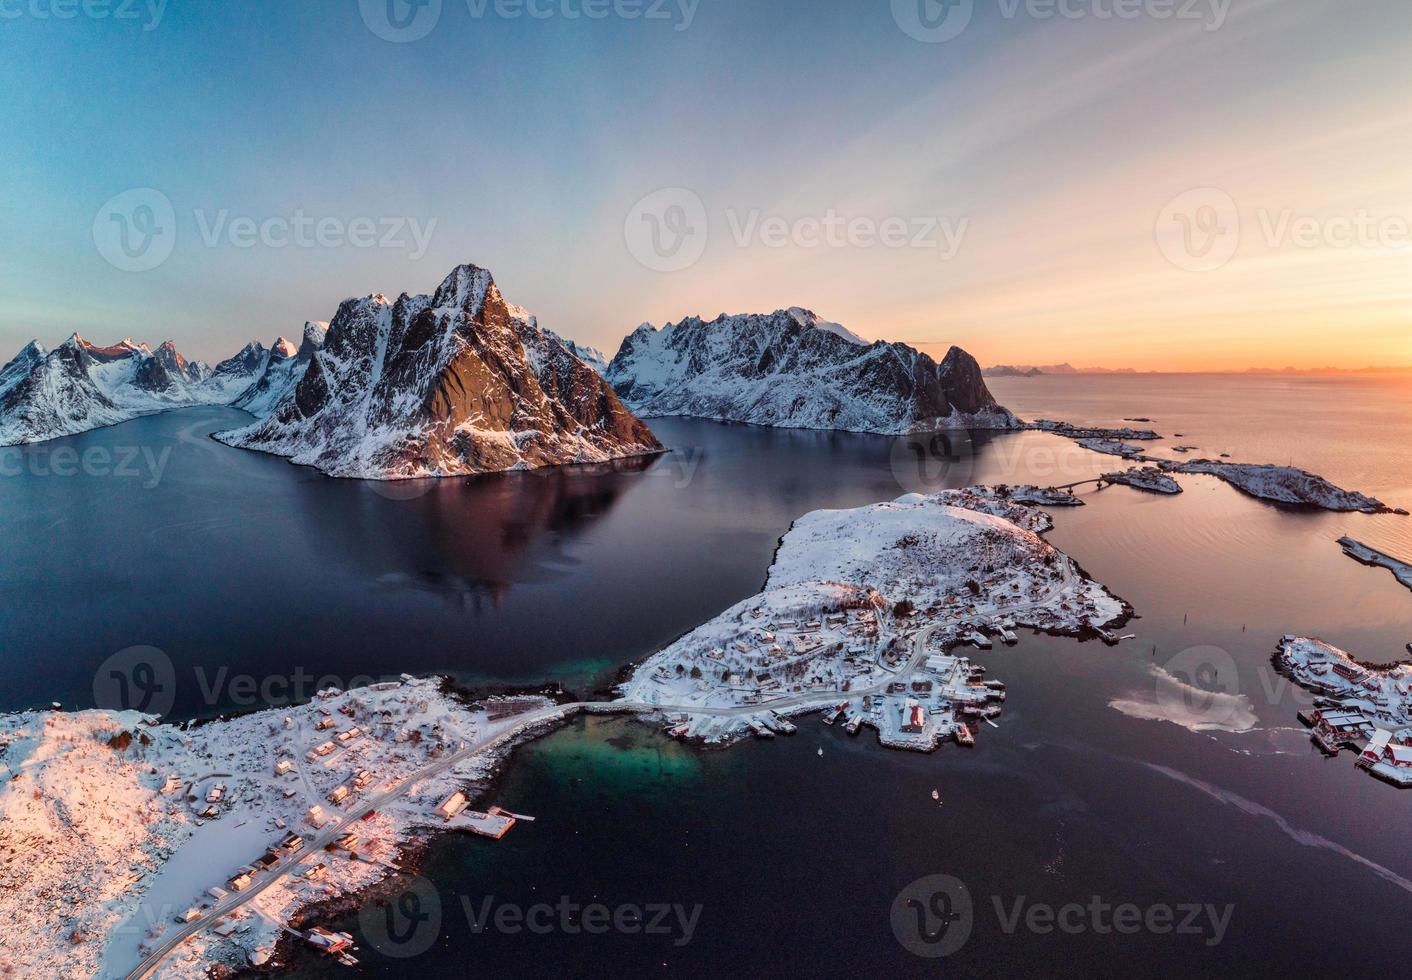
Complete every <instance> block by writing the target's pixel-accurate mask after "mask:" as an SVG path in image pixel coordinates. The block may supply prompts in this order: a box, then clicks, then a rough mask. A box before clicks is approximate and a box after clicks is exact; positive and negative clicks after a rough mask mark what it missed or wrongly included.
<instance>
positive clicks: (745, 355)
mask: <svg viewBox="0 0 1412 980" xmlns="http://www.w3.org/2000/svg"><path fill="white" fill-rule="evenodd" d="M604 376H605V377H606V378H607V379H608V381H609V382H610V383H611V384H612V385H613V387H614V388H615V389H617V392H618V394H619V396H621V397H622V399H623V401H624V402H626V403H627V404H628V405H629V406H631V407H632V408H633V409H634V410H635V411H637V412H638V413H639V414H640V415H643V416H646V417H654V416H663V415H691V416H696V417H698V418H708V419H722V420H726V421H733V422H751V423H755V424H757V425H774V426H783V427H787V428H809V429H846V430H849V431H853V432H878V433H889V434H895V433H903V432H911V431H916V430H930V429H938V428H959V427H966V428H982V429H1010V428H1016V427H1018V426H1019V425H1020V424H1021V423H1020V421H1019V420H1018V419H1016V418H1015V416H1013V415H1011V414H1010V412H1008V411H1007V410H1006V409H1004V408H1002V407H1001V406H999V405H997V404H996V402H995V398H994V397H993V396H992V395H991V393H990V390H989V389H988V388H986V385H985V381H984V379H982V377H981V369H980V365H978V364H977V363H976V360H975V358H973V357H972V356H971V355H970V354H968V353H966V352H965V351H963V350H961V349H960V348H959V347H952V348H951V350H950V351H948V352H947V355H946V357H944V358H943V359H942V361H941V363H940V364H938V363H937V362H936V361H934V360H932V359H931V358H930V357H928V356H927V355H926V354H923V353H922V352H920V351H917V350H914V349H913V348H911V347H908V346H907V345H906V344H889V343H885V342H883V341H877V342H875V343H872V344H869V343H867V342H865V341H864V340H862V339H861V338H860V337H858V336H857V335H856V334H854V333H852V332H850V331H849V330H847V329H845V328H844V327H841V326H839V325H838V324H836V323H829V322H827V321H824V320H821V319H820V318H819V317H818V316H816V315H815V314H814V313H812V312H810V311H808V310H803V309H799V308H798V307H794V308H792V309H788V310H777V311H776V312H774V313H770V314H747V315H741V316H725V315H722V316H720V317H718V318H717V319H715V320H712V321H710V322H707V321H704V320H701V319H700V318H697V317H692V318H690V319H686V320H683V321H681V322H680V323H677V324H671V323H669V324H667V325H666V326H665V327H662V328H661V329H660V330H659V329H657V328H655V327H653V326H652V325H651V324H648V323H644V324H643V325H642V326H640V327H638V328H637V329H636V330H635V331H633V333H631V334H630V335H629V336H628V337H627V338H626V339H625V340H624V341H623V345H622V347H621V348H620V349H619V350H618V354H617V356H616V357H614V358H613V361H612V363H611V364H609V365H608V370H607V372H606V374H605V375H604Z"/></svg>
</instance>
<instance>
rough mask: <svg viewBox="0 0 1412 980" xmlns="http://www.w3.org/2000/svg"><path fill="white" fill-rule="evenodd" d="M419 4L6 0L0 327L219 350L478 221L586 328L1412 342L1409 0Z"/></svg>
mask: <svg viewBox="0 0 1412 980" xmlns="http://www.w3.org/2000/svg"><path fill="white" fill-rule="evenodd" d="M416 4H421V5H420V6H418V5H416ZM416 4H411V3H409V2H408V0H279V2H257V0H248V2H242V0H225V2H220V3H206V2H194V0H0V90H3V91H4V92H5V93H6V95H5V96H4V98H3V99H2V100H0V127H3V131H4V132H5V134H6V139H4V140H3V141H0V173H3V175H4V178H3V180H2V181H0V257H3V260H4V264H5V268H6V274H5V275H4V276H3V278H0V360H3V359H4V358H5V357H7V356H8V355H9V354H11V353H13V352H14V351H15V350H17V349H18V348H19V347H21V346H22V345H23V344H24V343H26V342H27V341H29V340H30V339H31V338H38V339H39V340H40V341H41V342H42V343H45V344H46V345H51V346H52V345H53V344H56V343H59V342H61V341H62V340H63V339H64V337H66V336H67V335H68V334H69V333H71V332H74V331H77V332H79V333H81V334H83V335H84V336H85V337H88V338H89V339H92V340H95V341H98V342H104V343H107V342H111V341H114V340H117V339H119V338H121V337H124V336H132V337H134V338H136V339H138V340H145V341H148V342H150V343H152V344H154V345H155V344H156V343H159V342H160V341H162V340H165V339H168V338H170V339H173V340H175V341H176V343H177V346H178V348H179V349H181V350H182V351H183V352H184V353H186V354H187V355H188V356H190V357H199V358H203V359H207V360H210V361H213V362H214V361H215V360H217V359H219V358H222V357H226V356H229V355H230V354H231V353H233V352H234V351H235V350H236V349H238V348H239V347H240V346H242V345H243V344H244V343H246V342H247V341H249V340H251V339H259V340H262V341H263V342H265V343H266V344H268V343H270V342H271V341H272V340H273V339H274V338H275V337H276V336H279V335H287V336H290V337H295V338H297V336H298V335H299V332H300V329H301V326H302V324H303V322H304V321H305V320H310V319H316V320H327V319H330V318H331V317H332V316H333V314H334V312H335V310H336V309H337V306H338V303H339V302H340V301H341V300H342V299H344V298H346V297H349V296H361V295H366V294H369V293H374V292H380V293H385V294H387V295H390V296H395V295H397V294H398V293H401V292H404V291H405V292H412V293H419V292H429V291H431V290H433V289H435V287H436V285H437V284H438V283H439V282H440V281H441V279H442V278H443V277H444V276H445V275H446V273H447V272H449V271H450V269H451V268H452V267H453V266H455V265H457V264H459V263H462V262H474V263H476V264H478V265H482V266H484V267H486V268H488V269H490V270H491V271H492V272H493V273H494V274H495V277H496V280H497V282H498V283H499V284H500V287H501V290H502V292H503V293H504V294H505V296H506V298H507V299H508V300H510V301H511V302H513V303H517V304H519V305H521V306H524V307H527V308H528V309H530V310H531V311H532V312H534V313H536V314H537V315H538V316H539V318H540V322H541V323H542V324H543V325H545V326H547V327H550V328H552V329H554V330H555V331H557V332H559V333H561V334H563V335H565V336H568V337H571V338H573V339H575V340H578V341H580V342H584V343H588V344H591V345H594V346H597V347H600V348H602V349H603V350H605V351H606V352H607V353H608V354H609V355H610V356H611V354H612V353H613V352H614V351H616V349H617V347H618V344H619V343H620V341H621V339H622V337H623V336H624V335H626V334H627V333H628V332H630V331H631V330H632V329H633V328H634V327H635V326H637V325H638V324H639V323H642V322H644V321H647V322H652V323H655V324H661V323H664V322H666V321H668V320H678V319H680V318H682V317H684V316H690V315H700V316H704V317H707V318H710V317H714V316H716V315H717V314H719V313H723V312H728V313H741V312H768V311H771V310H774V309H778V308H783V307H789V306H803V307H807V308H809V309H812V310H814V311H816V312H817V313H819V314H820V315H821V316H823V317H825V318H827V319H830V320H835V321H838V322H841V323H844V324H845V325H847V326H848V327H849V328H850V329H852V330H853V331H854V332H855V333H858V334H860V335H861V336H863V337H865V338H868V339H870V340H872V339H884V340H901V341H906V342H909V343H913V344H916V345H919V346H921V347H923V349H925V350H928V351H930V352H932V353H935V354H940V353H942V352H944V350H945V348H946V346H948V345H950V344H953V343H954V344H959V345H961V346H962V347H964V348H966V349H967V350H969V351H971V352H972V353H973V354H975V356H976V357H977V358H978V359H980V360H981V362H982V363H984V364H991V363H1023V364H1044V363H1051V362H1059V361H1069V362H1071V363H1073V364H1076V365H1081V366H1090V365H1098V366H1109V367H1134V368H1138V369H1148V370H1154V369H1155V370H1229V369H1241V368H1245V367H1251V366H1271V367H1280V366H1285V365H1291V366H1294V367H1301V368H1304V367H1317V366H1324V365H1335V366H1344V367H1362V366H1367V365H1412V330H1409V329H1408V325H1409V323H1410V322H1412V98H1409V96H1410V95H1412V57H1409V53H1410V52H1412V41H1409V38H1412V4H1409V3H1407V2H1406V0H1357V2H1356V3H1334V2H1330V0H942V2H938V0H416ZM596 15H603V16H596Z"/></svg>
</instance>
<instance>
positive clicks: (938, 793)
mask: <svg viewBox="0 0 1412 980" xmlns="http://www.w3.org/2000/svg"><path fill="white" fill-rule="evenodd" d="M932 799H934V800H936V801H937V802H938V803H940V802H941V790H937V789H934V790H932Z"/></svg>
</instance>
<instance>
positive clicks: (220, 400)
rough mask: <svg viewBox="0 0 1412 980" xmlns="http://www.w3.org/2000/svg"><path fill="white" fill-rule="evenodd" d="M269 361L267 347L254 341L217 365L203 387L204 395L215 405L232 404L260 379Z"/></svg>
mask: <svg viewBox="0 0 1412 980" xmlns="http://www.w3.org/2000/svg"><path fill="white" fill-rule="evenodd" d="M269 359H270V352H269V350H268V349H267V348H266V347H265V345H264V344H262V343H260V342H259V341H258V340H252V341H251V342H250V343H248V344H246V345H245V346H244V347H242V348H240V350H239V351H237V352H236V353H235V355H234V356H232V357H227V358H226V359H225V360H224V361H221V363H219V364H217V365H216V367H215V370H213V371H212V372H211V374H210V377H208V378H207V379H206V381H205V383H204V384H203V385H202V388H203V390H204V393H205V394H206V396H207V397H208V399H209V401H211V402H213V403H215V404H218V405H228V404H230V403H231V402H233V401H235V399H237V398H239V397H240V396H241V395H242V394H244V393H245V390H246V389H247V388H249V387H250V386H251V385H252V384H254V383H255V382H256V381H258V380H259V379H260V375H261V374H262V373H264V370H265V364H266V363H267V362H268V361H269Z"/></svg>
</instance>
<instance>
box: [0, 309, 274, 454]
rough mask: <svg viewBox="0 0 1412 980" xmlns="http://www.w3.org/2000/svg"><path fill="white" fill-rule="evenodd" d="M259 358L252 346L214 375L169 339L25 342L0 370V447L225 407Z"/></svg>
mask: <svg viewBox="0 0 1412 980" xmlns="http://www.w3.org/2000/svg"><path fill="white" fill-rule="evenodd" d="M252 348H257V349H258V350H255V351H252ZM263 357H264V348H262V347H259V345H258V344H256V345H251V347H247V348H246V349H245V350H244V351H242V352H241V353H240V354H238V355H236V356H235V357H233V358H231V359H230V360H228V361H223V362H222V363H221V364H220V366H219V367H217V368H216V369H215V370H214V371H212V369H211V368H210V367H208V366H207V365H206V364H203V363H202V362H200V361H188V360H187V359H186V358H184V357H182V356H181V354H180V353H179V352H178V351H177V349H176V346H175V345H174V344H173V343H172V342H171V341H170V340H169V341H167V342H166V343H164V344H162V345H161V346H160V347H158V348H157V349H156V350H155V351H153V350H151V349H149V348H148V346H147V345H146V344H138V343H135V342H133V341H132V340H131V339H124V340H122V341H120V342H119V343H116V344H113V345H112V346H110V347H99V346H97V345H96V344H92V343H89V342H88V341H87V340H84V339H83V338H82V337H80V336H79V335H78V334H74V335H73V336H71V337H69V339H68V340H66V341H64V343H62V344H60V345H59V346H58V347H56V348H55V349H54V350H52V351H48V352H46V351H45V350H44V348H43V347H42V346H40V344H39V343H38V342H37V341H31V342H30V343H29V344H27V345H26V346H25V348H24V350H22V351H20V353H19V354H18V355H16V356H15V357H14V358H13V359H12V360H11V361H10V362H9V363H8V364H6V365H5V367H4V368H0V446H8V445H17V444H20V443H29V442H42V441H43V440H45V439H54V438H57V437H59V436H67V435H74V434H75V433H79V432H86V431H88V430H89V429H96V428H99V427H100V426H105V425H115V424H116V423H118V422H126V421H128V420H129V419H133V418H136V417H137V416H139V415H146V414H149V413H151V412H161V411H165V410H167V409H169V408H178V407H181V406H184V405H219V404H224V403H226V402H229V401H230V400H231V398H233V397H235V395H237V394H239V393H240V392H241V391H244V390H245V389H246V388H247V387H249V386H250V383H251V382H252V381H253V380H254V379H255V377H256V376H257V375H256V373H255V372H256V371H257V370H258V368H259V367H260V365H261V364H262V362H263Z"/></svg>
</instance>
